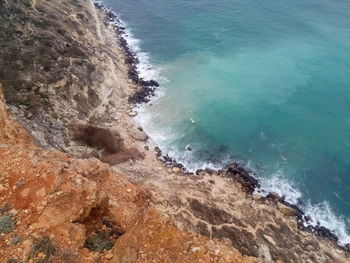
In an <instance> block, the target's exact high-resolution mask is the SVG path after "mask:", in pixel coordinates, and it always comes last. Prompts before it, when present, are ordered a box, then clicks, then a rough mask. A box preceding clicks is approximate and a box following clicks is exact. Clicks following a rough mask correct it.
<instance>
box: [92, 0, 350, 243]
mask: <svg viewBox="0 0 350 263" xmlns="http://www.w3.org/2000/svg"><path fill="white" fill-rule="evenodd" d="M94 2H95V3H99V4H102V3H103V1H94ZM114 14H115V13H114ZM115 15H116V17H117V18H118V20H116V21H114V22H111V24H112V25H113V24H116V25H117V26H119V27H123V28H125V30H124V33H123V34H122V37H123V38H124V39H125V40H126V41H127V43H128V46H129V48H130V50H131V51H132V52H133V53H134V55H135V57H136V58H137V59H138V61H139V63H138V64H137V68H136V69H137V71H138V74H139V77H140V78H143V79H144V80H151V79H152V80H156V81H158V82H159V83H160V84H163V83H167V82H169V80H168V79H167V78H166V77H164V76H162V68H160V67H155V66H154V65H152V64H151V63H150V57H149V54H148V53H146V52H143V51H142V49H141V44H140V43H141V42H140V40H139V39H137V38H135V37H134V35H133V34H132V32H131V30H130V28H129V27H128V26H127V24H126V23H125V22H124V21H122V20H121V19H120V17H119V16H118V15H117V14H115ZM164 95H165V91H164V89H163V88H161V87H160V88H158V89H157V90H156V96H154V97H153V98H151V102H150V103H149V104H141V105H138V106H137V110H138V113H139V114H138V115H137V117H136V118H135V119H136V122H138V123H139V124H140V125H141V126H142V127H143V128H144V129H145V131H146V133H147V134H148V135H149V136H150V137H151V139H152V140H153V141H154V142H155V143H156V145H158V146H159V147H160V148H161V149H162V150H163V151H164V152H165V153H168V154H169V156H171V157H174V158H175V159H176V160H177V161H178V162H180V163H182V164H183V165H184V166H185V167H186V168H187V170H188V171H191V172H195V171H196V170H198V169H205V168H210V169H214V170H219V169H222V168H223V167H224V166H225V165H227V164H228V163H231V162H232V161H233V160H232V159H231V158H227V159H226V160H225V161H223V162H220V163H211V162H205V161H199V160H198V159H196V158H195V157H194V156H195V152H196V151H195V150H193V151H184V150H183V149H182V150H179V149H171V148H169V147H168V149H167V142H169V141H172V140H174V139H175V138H178V137H179V135H178V134H177V133H175V132H173V131H171V130H166V129H164V128H163V129H162V131H160V129H158V128H157V127H155V126H154V125H152V123H154V120H155V117H156V116H154V113H150V111H149V107H150V106H151V105H152V103H154V102H156V101H157V100H158V99H159V98H161V97H162V96H164ZM191 121H192V119H191ZM260 136H261V138H262V139H265V138H266V136H265V134H264V133H263V132H261V133H260ZM273 146H277V145H273ZM193 148H194V149H196V148H197V147H196V146H195V145H194V146H193ZM199 148H200V146H198V149H199ZM235 161H236V162H238V163H241V164H243V163H242V162H241V161H239V160H235ZM243 166H245V167H246V168H247V169H248V170H249V171H253V173H254V174H259V172H257V171H256V169H255V167H254V166H253V164H252V162H251V161H248V162H247V163H246V164H245V165H243ZM257 178H258V179H259V182H260V184H261V189H260V190H257V191H256V192H258V193H259V194H261V195H265V196H266V195H267V194H268V193H270V192H275V193H277V194H278V195H280V196H284V197H285V200H286V201H287V202H289V203H291V204H295V205H297V204H298V203H299V200H300V199H301V197H302V193H301V192H300V191H299V190H298V188H297V187H296V186H295V185H294V184H293V183H292V182H290V181H289V180H287V179H286V178H284V176H283V172H282V171H278V172H276V173H275V174H272V175H271V176H270V177H264V176H257ZM302 209H303V210H304V212H305V214H306V215H307V216H309V217H310V218H311V221H310V222H309V224H311V225H312V226H316V225H317V224H318V223H319V224H320V225H321V226H324V227H326V228H328V229H329V230H331V231H332V232H334V233H335V234H336V235H337V236H338V237H339V244H340V245H345V244H349V243H350V235H349V233H348V232H347V227H346V223H345V220H344V218H343V217H339V216H336V215H335V213H334V212H333V210H332V209H331V207H330V205H329V203H328V202H323V203H320V204H316V205H311V203H310V202H308V203H307V205H306V206H305V207H302ZM349 224H350V223H349Z"/></svg>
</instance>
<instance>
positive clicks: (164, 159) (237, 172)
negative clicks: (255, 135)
mask: <svg viewBox="0 0 350 263" xmlns="http://www.w3.org/2000/svg"><path fill="white" fill-rule="evenodd" d="M94 5H95V7H96V8H97V9H98V10H100V11H102V12H104V13H105V14H106V19H107V22H108V23H110V25H111V24H112V23H113V25H111V26H112V27H113V29H114V30H115V33H116V37H117V38H118V40H119V42H120V44H121V47H122V49H123V51H124V55H125V57H126V59H125V63H126V64H127V65H128V67H129V72H128V76H129V78H130V79H131V80H132V81H133V83H134V84H136V85H138V86H139V87H140V89H139V90H138V91H136V92H135V93H134V94H133V95H132V96H131V97H130V98H129V103H130V105H131V106H133V107H135V106H136V105H140V104H143V103H148V102H149V101H150V97H152V96H154V95H155V91H156V88H158V87H159V83H158V82H157V81H155V80H147V81H145V80H143V79H142V78H140V77H139V75H138V72H137V64H138V63H139V60H138V58H137V54H135V53H134V52H133V51H132V49H131V48H130V47H129V44H128V42H127V41H126V39H125V38H124V37H123V34H125V29H126V28H125V26H124V25H121V21H120V19H119V18H118V15H117V14H116V13H115V12H114V11H113V10H112V9H110V8H108V7H106V6H105V5H104V4H103V3H101V1H94ZM132 118H133V116H130V121H131V122H134V121H133V119H132ZM134 125H135V124H134ZM147 137H148V136H147ZM148 140H149V139H148ZM151 144H152V145H153V146H154V149H153V147H152V148H150V150H149V151H150V153H151V155H154V156H155V159H156V160H157V161H159V162H161V163H162V165H163V166H164V167H165V168H166V169H169V168H170V169H172V168H175V169H176V170H177V169H180V173H181V175H179V176H193V175H194V176H195V175H197V176H199V175H201V174H209V175H210V176H223V177H227V178H231V179H233V180H235V181H237V182H239V183H240V184H241V185H242V186H243V187H244V188H245V189H246V192H247V193H248V194H249V195H251V196H253V195H254V192H255V190H259V189H260V184H259V181H258V180H257V179H256V178H255V177H254V176H252V175H250V174H249V172H248V171H246V169H244V168H243V167H242V166H240V165H239V164H238V163H235V162H234V163H230V164H229V165H227V166H226V167H224V168H222V169H219V170H213V169H210V168H206V169H199V170H197V171H195V172H194V173H193V172H188V171H187V169H186V167H185V166H184V165H183V164H181V163H178V162H177V161H176V160H175V159H174V158H172V157H170V156H168V155H167V154H166V155H163V153H162V151H161V150H160V149H159V148H158V146H157V145H156V144H155V143H154V142H152V143H151ZM259 195H260V194H259ZM261 199H267V200H270V201H272V202H274V203H277V202H280V203H282V204H284V205H285V206H287V207H289V208H291V209H293V210H294V211H295V217H296V219H297V222H298V227H299V228H300V229H301V230H302V231H305V232H309V233H312V234H315V235H316V236H318V237H321V238H326V239H328V240H330V241H332V242H334V243H335V244H336V246H337V247H339V248H341V249H343V250H344V251H347V252H350V244H345V245H341V244H339V243H338V239H339V237H338V236H337V235H336V234H334V233H333V232H332V231H331V230H329V229H328V228H326V227H323V226H321V225H316V226H312V225H311V224H309V223H308V222H309V221H310V220H311V219H310V218H309V217H308V216H306V215H305V212H304V211H303V210H302V208H300V207H299V206H298V205H294V204H291V203H289V202H287V201H285V200H284V197H281V196H279V195H278V194H276V193H273V192H269V193H267V195H266V197H264V196H262V195H261ZM305 224H307V225H306V226H305Z"/></svg>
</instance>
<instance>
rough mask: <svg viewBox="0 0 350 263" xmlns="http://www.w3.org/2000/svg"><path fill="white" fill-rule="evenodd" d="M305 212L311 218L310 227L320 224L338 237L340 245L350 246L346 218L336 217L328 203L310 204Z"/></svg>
mask: <svg viewBox="0 0 350 263" xmlns="http://www.w3.org/2000/svg"><path fill="white" fill-rule="evenodd" d="M304 212H305V214H306V215H307V216H309V217H310V218H311V221H310V222H308V223H309V224H310V225H312V226H316V225H317V224H318V223H319V224H320V225H321V226H323V227H325V228H327V229H329V230H330V231H332V232H333V233H334V234H336V235H337V236H338V238H339V240H338V243H339V244H340V245H346V244H350V236H349V233H348V231H347V227H346V223H345V220H344V218H343V217H341V216H336V214H335V212H334V211H333V209H332V208H331V206H330V205H329V203H328V202H326V201H324V202H322V203H319V204H316V205H315V204H311V203H310V202H308V203H307V205H306V207H305V208H304Z"/></svg>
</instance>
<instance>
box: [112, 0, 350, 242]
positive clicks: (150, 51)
mask: <svg viewBox="0 0 350 263" xmlns="http://www.w3.org/2000/svg"><path fill="white" fill-rule="evenodd" d="M105 3H106V4H107V6H110V7H112V8H113V9H114V10H115V11H116V12H117V14H118V15H120V17H121V18H122V20H123V21H124V22H126V24H127V25H128V28H129V29H130V31H131V32H132V34H133V36H134V37H135V38H137V39H139V40H140V42H139V43H133V42H132V43H131V45H133V46H134V47H135V48H136V47H137V46H138V47H140V48H141V50H142V51H143V52H146V53H147V54H145V53H140V54H139V55H140V57H141V58H142V59H147V58H148V59H149V61H148V62H149V63H151V64H152V65H153V66H154V68H152V69H147V67H148V66H149V65H148V64H147V63H146V62H147V61H144V62H145V63H144V64H143V66H146V68H145V67H144V68H140V70H141V73H142V75H143V76H147V77H149V78H151V77H156V78H158V79H159V80H160V81H161V83H162V88H161V89H160V90H159V93H160V94H159V95H160V96H159V98H158V99H157V100H155V101H154V102H153V104H152V106H143V107H141V108H140V109H139V110H140V115H139V121H140V122H141V123H142V124H143V126H144V128H145V129H146V131H147V132H148V133H149V134H150V135H151V137H152V138H153V139H154V140H155V141H156V143H158V144H159V145H160V146H161V148H162V149H163V150H164V151H166V152H168V153H169V154H170V155H172V156H173V157H176V158H177V159H178V160H179V161H181V162H183V163H185V164H186V165H187V167H188V168H190V169H196V168H199V167H203V166H206V165H209V166H220V164H219V163H216V161H215V160H228V159H232V158H234V159H235V160H240V161H241V162H242V163H244V164H245V165H246V166H247V167H249V168H250V169H252V170H253V171H254V172H255V173H256V174H257V177H259V178H260V180H261V182H262V185H263V187H264V189H265V190H267V191H275V192H277V193H279V194H282V195H286V197H287V200H288V201H290V202H293V203H298V202H299V205H301V206H302V207H303V208H304V210H306V211H307V213H308V214H310V215H312V217H313V218H314V220H315V221H314V223H316V221H319V222H320V223H321V224H323V225H325V226H327V227H328V228H330V229H332V230H333V231H334V232H336V233H337V234H338V235H339V236H340V237H341V242H342V243H350V236H349V234H348V233H349V229H350V195H349V192H350V1H348V0H294V1H287V0H280V1H272V0H265V1H259V0H245V1H243V0H216V1H209V0H196V1H195V0H172V1H170V0H128V1H122V0H105ZM188 145H190V146H191V147H192V148H193V151H191V152H190V151H187V150H186V147H188ZM300 201H301V202H300Z"/></svg>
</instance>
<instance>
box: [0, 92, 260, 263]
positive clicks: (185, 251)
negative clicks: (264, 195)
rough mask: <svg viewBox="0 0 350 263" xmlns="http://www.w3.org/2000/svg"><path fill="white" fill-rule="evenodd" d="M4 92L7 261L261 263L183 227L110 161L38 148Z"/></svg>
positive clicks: (2, 244) (0, 196)
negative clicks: (9, 106) (11, 112)
mask: <svg viewBox="0 0 350 263" xmlns="http://www.w3.org/2000/svg"><path fill="white" fill-rule="evenodd" d="M0 94H1V95H0V98H1V100H0V127H1V131H2V132H1V137H0V204H1V205H0V232H1V236H0V259H1V262H67V263H68V262H84V263H86V262H130V263H134V262H145V263H146V262H159V263H160V262H181V263H182V262H255V261H254V260H253V259H249V258H247V257H243V256H242V255H241V254H240V253H239V252H238V250H236V249H234V248H233V247H232V246H231V245H229V244H228V243H225V242H220V241H215V240H209V239H208V238H205V237H201V236H198V235H196V234H193V233H189V232H185V231H181V230H179V229H178V228H176V227H175V226H174V223H173V221H172V219H171V218H169V217H168V216H166V214H164V213H161V212H159V211H158V210H156V209H154V208H152V207H151V206H150V205H149V201H150V194H149V192H148V191H147V190H145V189H144V188H142V187H140V186H135V185H134V184H132V183H130V182H129V180H128V179H127V178H126V177H125V176H124V175H122V174H118V173H116V172H115V171H114V170H112V169H111V168H110V167H109V166H108V165H107V164H103V163H101V162H100V161H99V160H97V159H85V160H82V159H75V158H72V157H69V156H68V155H66V154H64V153H61V152H57V151H51V150H44V149H42V148H39V147H37V146H35V145H34V144H32V142H31V140H30V138H29V136H28V135H27V134H26V132H25V131H24V130H23V128H21V126H19V125H18V124H17V123H15V122H14V121H12V120H11V119H9V118H8V114H7V112H6V106H5V104H4V101H3V99H2V91H0ZM11 260H12V261H11ZM16 260H17V261H16Z"/></svg>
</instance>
